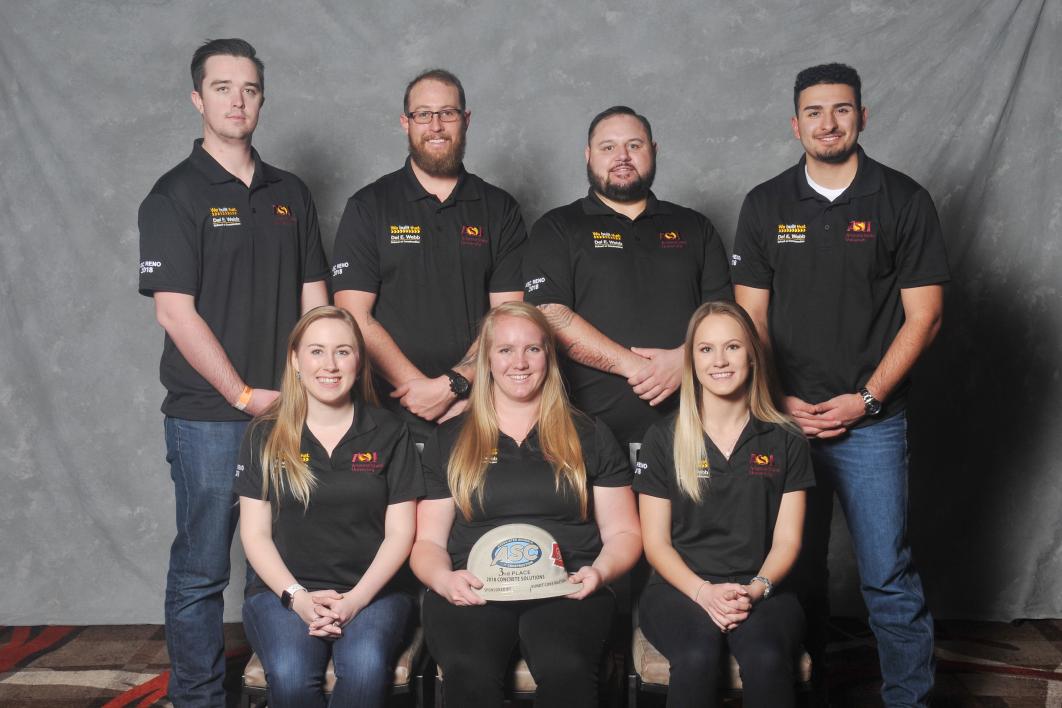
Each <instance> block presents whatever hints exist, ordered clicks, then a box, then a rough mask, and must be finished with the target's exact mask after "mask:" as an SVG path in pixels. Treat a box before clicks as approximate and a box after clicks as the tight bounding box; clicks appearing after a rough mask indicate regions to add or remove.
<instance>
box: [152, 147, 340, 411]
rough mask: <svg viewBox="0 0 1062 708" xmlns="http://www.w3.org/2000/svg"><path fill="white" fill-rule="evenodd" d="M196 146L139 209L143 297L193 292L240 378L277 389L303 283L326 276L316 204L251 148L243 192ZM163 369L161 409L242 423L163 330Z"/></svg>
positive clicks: (287, 175)
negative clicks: (249, 176)
mask: <svg viewBox="0 0 1062 708" xmlns="http://www.w3.org/2000/svg"><path fill="white" fill-rule="evenodd" d="M202 143H203V141H202V140H196V141H195V145H194V147H193V148H192V154H191V155H190V156H189V157H188V159H186V160H184V161H183V162H182V163H181V164H179V165H177V166H176V167H175V168H174V169H172V170H170V171H169V172H167V173H166V174H165V175H163V176H162V178H160V179H159V181H158V182H156V183H155V186H154V187H153V188H152V189H151V193H150V194H148V196H147V198H146V199H144V201H143V203H142V204H141V205H140V216H139V223H140V293H141V294H143V295H147V296H149V297H150V296H152V295H154V293H156V292H175V293H184V294H187V295H193V296H194V297H195V306H196V311H197V312H198V313H199V315H200V316H201V317H202V318H203V319H204V320H205V321H206V323H207V325H208V326H209V327H210V329H211V331H212V332H213V333H214V336H216V337H217V339H218V341H219V342H220V343H221V347H222V348H223V349H224V350H225V355H226V356H227V357H228V358H229V361H231V362H232V365H233V367H235V369H236V372H237V373H238V374H239V375H240V377H241V378H243V380H244V381H245V382H247V384H248V385H249V386H251V387H253V388H272V389H275V388H277V386H278V385H279V383H280V375H281V373H282V372H283V370H284V363H285V361H286V359H287V353H286V348H287V338H288V334H289V333H290V332H291V330H292V328H293V327H294V326H295V323H296V322H297V321H298V319H299V313H300V299H301V295H302V286H303V284H304V283H308V282H313V281H316V280H324V279H325V278H326V277H327V265H326V263H325V259H324V251H323V250H322V248H321V235H320V232H319V230H318V227H317V209H316V207H315V206H314V203H313V199H312V198H311V196H310V191H309V190H308V189H307V188H306V185H305V184H303V183H302V180H300V179H299V178H298V177H296V176H295V175H293V174H291V173H290V172H285V171H283V170H279V169H277V168H275V167H272V166H271V165H268V164H266V163H265V162H262V160H261V159H260V158H259V156H258V153H257V152H256V151H254V150H252V153H251V155H252V157H253V159H254V177H253V178H252V180H251V186H250V187H249V188H248V187H247V185H245V184H244V183H243V182H241V181H240V180H239V179H237V178H236V177H235V176H234V175H232V174H231V173H229V172H228V171H226V170H225V168H224V167H222V166H221V165H220V164H218V162H217V161H216V160H215V159H214V158H213V157H211V156H210V155H209V153H207V152H206V150H204V149H203V146H202ZM160 369H161V377H162V384H163V385H164V386H165V387H166V390H167V395H166V400H165V401H164V402H163V404H162V410H163V412H164V413H166V415H170V416H175V417H178V418H186V419H189V420H247V418H248V416H247V415H246V414H244V413H241V412H240V411H237V410H236V409H235V408H233V407H232V406H230V405H229V403H228V402H227V401H226V400H225V398H224V397H223V396H222V395H221V394H220V393H218V392H217V390H215V389H214V387H213V386H211V385H210V384H209V383H207V381H206V379H204V378H203V377H202V376H200V375H199V373H198V372H197V371H196V370H195V369H193V368H192V366H191V364H189V363H188V361H187V360H186V359H185V358H184V356H182V355H181V353H180V352H179V351H178V350H177V347H176V345H175V344H174V343H173V341H172V340H171V339H170V337H169V336H168V335H167V336H166V339H165V344H164V346H163V352H162V364H161V367H160Z"/></svg>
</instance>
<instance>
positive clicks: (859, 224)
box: [844, 221, 876, 243]
mask: <svg viewBox="0 0 1062 708" xmlns="http://www.w3.org/2000/svg"><path fill="white" fill-rule="evenodd" d="M875 236H876V234H875V233H874V225H873V224H872V223H871V222H869V221H849V222H848V228H847V229H845V232H844V240H845V241H847V242H848V243H866V242H867V241H873V240H874V238H875Z"/></svg>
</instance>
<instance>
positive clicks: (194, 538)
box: [139, 39, 328, 706]
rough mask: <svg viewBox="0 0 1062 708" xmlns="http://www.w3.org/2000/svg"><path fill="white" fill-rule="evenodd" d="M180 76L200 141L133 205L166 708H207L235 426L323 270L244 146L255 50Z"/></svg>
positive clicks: (252, 109)
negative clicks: (162, 541) (158, 351)
mask: <svg viewBox="0 0 1062 708" xmlns="http://www.w3.org/2000/svg"><path fill="white" fill-rule="evenodd" d="M191 69H192V83H193V86H194V88H193V90H192V103H193V105H194V106H195V107H196V110H198V111H199V113H200V114H201V115H202V117H203V138H202V139H201V140H196V141H195V144H194V146H193V148H192V154H191V155H190V156H189V157H188V159H186V160H184V161H183V162H182V163H180V164H179V165H177V166H176V167H175V168H173V169H172V170H170V171H169V172H167V173H166V174H165V175H163V176H162V177H161V178H160V179H159V181H158V182H156V183H155V186H154V187H153V188H152V189H151V193H150V194H148V196H147V198H146V199H145V200H144V201H143V203H142V204H141V206H140V216H139V225H140V292H141V294H143V295H147V296H150V297H152V298H153V299H154V302H155V314H156V317H157V319H158V321H159V324H161V325H162V327H163V329H164V330H165V331H166V338H165V344H164V347H163V352H162V365H161V375H162V383H163V385H164V386H165V387H166V391H167V394H166V398H165V400H164V401H163V404H162V411H163V413H165V415H166V419H165V429H166V450H167V455H166V458H167V460H168V461H169V463H170V475H171V477H172V478H173V482H174V490H175V498H176V506H177V537H176V538H175V539H174V542H173V545H172V547H171V549H170V568H169V574H168V576H167V581H166V605H165V612H166V643H167V648H168V650H169V656H170V662H171V665H172V673H171V675H170V681H169V695H170V700H171V701H172V702H173V704H174V705H175V706H220V705H224V704H225V692H224V689H223V688H222V679H223V678H224V675H225V657H224V638H223V636H222V615H223V610H224V606H223V599H222V592H223V590H224V589H225V586H226V585H227V584H228V579H229V546H230V544H231V542H232V534H233V530H234V529H235V526H236V514H235V513H234V509H235V507H234V502H235V497H234V496H233V494H232V480H233V470H235V468H236V461H237V457H238V454H239V449H240V442H241V439H242V437H243V432H244V428H245V426H246V425H247V422H248V421H249V420H250V418H251V416H253V415H256V414H258V413H260V412H262V411H263V410H264V409H265V408H266V407H267V406H268V405H269V404H270V403H271V402H272V401H273V399H274V398H276V396H277V391H276V388H277V386H278V384H279V381H280V375H281V372H282V371H283V369H284V358H285V356H286V353H285V344H286V341H287V337H288V334H289V332H291V329H292V327H293V326H294V325H295V322H296V321H297V320H298V318H299V316H300V314H301V313H302V312H305V311H306V310H309V309H311V308H313V307H316V306H318V305H324V304H327V302H328V291H327V287H326V281H325V279H326V277H327V264H326V262H325V260H324V254H323V251H322V249H321V238H320V234H319V232H318V229H317V212H316V209H315V207H314V204H313V200H312V199H311V197H310V192H309V190H308V189H307V188H306V185H304V184H303V183H302V181H301V180H299V178H298V177H296V176H295V175H293V174H291V173H289V172H284V171H283V170H279V169H277V168H275V167H272V166H271V165H268V164H266V163H265V162H262V160H261V158H259V156H258V153H257V152H256V151H255V150H254V149H253V148H252V147H251V136H252V134H253V133H254V129H255V127H256V125H257V123H258V115H259V111H260V109H261V107H262V103H263V101H264V95H265V94H264V69H263V66H262V62H261V60H260V59H258V58H257V57H256V56H255V50H254V47H252V46H251V45H250V44H248V43H247V42H245V41H244V40H242V39H219V40H213V41H210V42H207V43H206V44H204V45H203V46H202V47H200V48H199V49H198V50H196V52H195V55H194V57H193V59H192V67H191Z"/></svg>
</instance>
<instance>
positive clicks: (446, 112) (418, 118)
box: [406, 108, 464, 125]
mask: <svg viewBox="0 0 1062 708" xmlns="http://www.w3.org/2000/svg"><path fill="white" fill-rule="evenodd" d="M463 113H464V111H462V110H461V109H459V108H444V109H442V110H441V111H412V112H410V113H407V114H406V115H407V116H408V117H409V118H410V119H411V120H412V121H413V122H414V123H418V124H420V125H427V124H428V123H431V121H432V118H434V117H435V116H439V120H441V121H442V122H443V123H455V122H457V121H459V120H461V115H462V114H463Z"/></svg>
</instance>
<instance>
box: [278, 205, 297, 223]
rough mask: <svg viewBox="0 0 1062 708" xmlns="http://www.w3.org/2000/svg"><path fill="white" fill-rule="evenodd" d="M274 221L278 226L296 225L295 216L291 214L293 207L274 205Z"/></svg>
mask: <svg viewBox="0 0 1062 708" xmlns="http://www.w3.org/2000/svg"><path fill="white" fill-rule="evenodd" d="M273 221H274V222H275V223H277V224H294V223H295V215H294V214H292V213H291V207H289V206H288V205H287V204H274V205H273Z"/></svg>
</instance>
